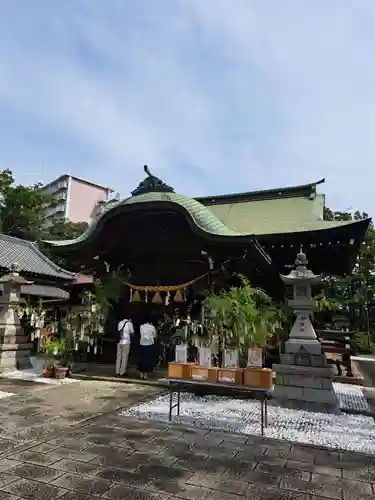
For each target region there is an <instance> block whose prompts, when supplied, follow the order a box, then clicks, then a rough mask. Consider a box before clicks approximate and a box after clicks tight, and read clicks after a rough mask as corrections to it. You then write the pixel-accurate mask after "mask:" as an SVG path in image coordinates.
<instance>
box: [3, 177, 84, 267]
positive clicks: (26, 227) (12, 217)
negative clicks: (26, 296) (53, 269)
mask: <svg viewBox="0 0 375 500" xmlns="http://www.w3.org/2000/svg"><path fill="white" fill-rule="evenodd" d="M51 202H52V198H51V196H49V195H47V194H46V193H45V192H44V191H43V189H42V186H41V184H35V185H33V186H23V185H21V184H16V183H15V179H14V176H13V173H12V172H11V171H10V170H8V169H7V170H3V171H0V232H1V233H3V234H7V235H9V236H15V237H17V238H22V239H25V240H30V241H34V242H36V243H38V246H39V248H40V250H41V251H42V252H43V253H44V254H45V255H47V256H48V257H49V258H50V259H52V260H53V261H54V262H56V264H58V265H59V266H61V267H65V268H67V269H70V268H71V264H70V262H69V259H66V258H62V257H59V256H57V255H55V254H54V253H53V252H52V250H51V248H50V247H48V246H47V245H45V244H43V240H69V239H73V238H77V237H78V236H80V235H81V234H82V233H83V232H84V231H85V230H86V229H87V227H88V225H87V223H86V222H70V221H65V220H64V219H61V220H59V221H56V222H55V223H54V224H53V225H51V226H49V227H45V224H44V221H45V218H44V208H45V205H46V204H51Z"/></svg>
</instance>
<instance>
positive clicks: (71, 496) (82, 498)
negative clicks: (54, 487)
mask: <svg viewBox="0 0 375 500" xmlns="http://www.w3.org/2000/svg"><path fill="white" fill-rule="evenodd" d="M101 498H102V497H98V496H96V495H95V496H93V495H85V494H84V493H77V492H76V491H66V492H65V493H64V494H63V495H62V496H59V500H100V499H101ZM0 500H1V497H0Z"/></svg>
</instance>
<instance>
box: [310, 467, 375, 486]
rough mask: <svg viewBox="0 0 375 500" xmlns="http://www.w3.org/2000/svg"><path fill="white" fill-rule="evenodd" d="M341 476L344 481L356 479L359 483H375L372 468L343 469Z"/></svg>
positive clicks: (373, 469)
mask: <svg viewBox="0 0 375 500" xmlns="http://www.w3.org/2000/svg"><path fill="white" fill-rule="evenodd" d="M317 472H318V471H317ZM342 474H343V476H342V477H343V478H344V479H357V480H361V481H367V482H368V483H375V468H374V467H361V468H359V469H354V470H353V469H352V470H347V469H343V471H342Z"/></svg>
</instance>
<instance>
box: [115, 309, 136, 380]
mask: <svg viewBox="0 0 375 500" xmlns="http://www.w3.org/2000/svg"><path fill="white" fill-rule="evenodd" d="M117 329H118V331H119V332H120V340H119V342H118V344H117V357H116V377H120V376H124V375H126V368H127V366H128V359H129V351H130V345H131V336H132V335H133V334H134V327H133V323H132V320H131V319H123V320H122V321H120V322H119V324H118V325H117Z"/></svg>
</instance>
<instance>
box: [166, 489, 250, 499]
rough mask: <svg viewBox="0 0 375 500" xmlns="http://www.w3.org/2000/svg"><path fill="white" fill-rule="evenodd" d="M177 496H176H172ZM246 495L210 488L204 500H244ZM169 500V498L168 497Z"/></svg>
mask: <svg viewBox="0 0 375 500" xmlns="http://www.w3.org/2000/svg"><path fill="white" fill-rule="evenodd" d="M173 498H177V497H173ZM245 498H246V497H244V496H242V495H241V496H238V495H233V494H232V493H225V492H224V491H217V490H211V491H209V492H208V494H207V496H206V497H205V498H204V500H244V499H245ZM168 500H169V499H168Z"/></svg>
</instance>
